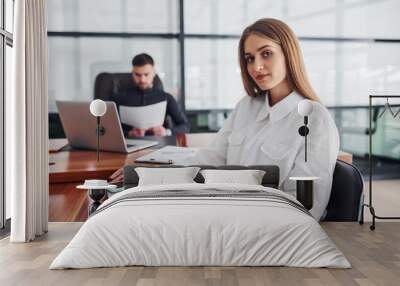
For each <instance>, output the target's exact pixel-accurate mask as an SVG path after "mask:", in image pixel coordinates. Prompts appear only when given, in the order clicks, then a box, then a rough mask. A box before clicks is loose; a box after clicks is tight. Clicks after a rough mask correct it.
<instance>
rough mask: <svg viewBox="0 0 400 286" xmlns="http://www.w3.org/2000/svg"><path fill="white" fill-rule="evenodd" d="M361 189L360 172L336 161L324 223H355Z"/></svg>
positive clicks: (362, 183)
mask: <svg viewBox="0 0 400 286" xmlns="http://www.w3.org/2000/svg"><path fill="white" fill-rule="evenodd" d="M363 188H364V182H363V179H362V176H361V174H360V171H358V169H357V168H356V167H354V166H353V165H351V164H348V163H346V162H343V161H339V160H338V161H337V162H336V166H335V171H334V173H333V180H332V191H331V196H330V198H329V203H328V206H327V208H326V209H327V214H326V216H325V219H324V221H357V220H358V216H359V210H360V205H361V198H362V193H363Z"/></svg>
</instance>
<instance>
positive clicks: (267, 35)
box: [111, 18, 339, 220]
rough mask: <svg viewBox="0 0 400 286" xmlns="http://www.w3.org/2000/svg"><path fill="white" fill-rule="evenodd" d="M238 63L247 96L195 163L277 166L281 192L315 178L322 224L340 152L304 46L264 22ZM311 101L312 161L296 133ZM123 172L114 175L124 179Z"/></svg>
mask: <svg viewBox="0 0 400 286" xmlns="http://www.w3.org/2000/svg"><path fill="white" fill-rule="evenodd" d="M239 63H240V69H241V75H242V80H243V84H244V88H245V90H246V93H247V95H248V96H245V97H244V98H243V99H242V100H240V101H239V103H238V104H237V105H236V107H235V109H234V110H233V112H232V113H231V114H230V115H229V117H228V119H227V120H226V122H225V124H224V126H223V127H222V128H221V130H220V131H219V132H218V133H217V135H216V137H215V139H214V141H213V142H212V144H211V145H210V147H209V148H204V149H201V150H199V152H198V153H197V155H196V160H195V161H196V162H193V163H197V164H212V165H225V164H228V165H277V166H279V172H280V181H279V188H280V189H281V190H283V191H285V192H288V193H291V194H293V195H294V194H295V189H296V186H295V182H294V181H291V180H290V179H289V177H292V176H302V177H304V176H317V177H319V179H318V180H316V181H315V182H314V203H313V208H312V209H311V210H310V212H311V214H312V215H313V216H314V218H315V219H317V220H318V219H321V218H322V217H323V215H324V212H325V209H326V206H327V204H328V201H329V197H330V192H331V185H332V175H333V170H334V167H335V163H336V158H337V155H338V152H339V136H338V132H337V128H336V126H335V123H334V121H333V119H332V118H331V116H330V114H329V112H328V110H327V109H326V108H325V107H324V106H323V105H322V104H321V103H320V101H319V98H318V97H317V95H316V94H315V92H314V90H313V89H312V87H311V85H310V83H309V81H308V78H307V75H306V71H305V67H304V63H303V58H302V54H301V50H300V46H299V43H298V40H297V38H296V36H295V35H294V33H293V31H292V30H291V29H290V28H289V26H287V25H286V24H285V23H283V22H282V21H280V20H277V19H271V18H265V19H260V20H258V21H256V22H255V23H254V24H252V25H250V26H248V27H247V28H246V29H245V30H244V31H243V34H242V36H241V38H240V41H239ZM303 99H309V100H310V101H311V102H312V107H313V112H312V114H311V115H310V116H309V122H308V126H309V130H310V131H309V134H308V142H309V143H308V147H307V152H308V158H309V159H308V162H305V160H304V151H305V143H304V138H303V137H301V136H299V134H298V129H299V127H300V126H301V125H303V117H302V116H300V115H299V114H298V112H297V107H298V104H299V102H300V101H302V100H303ZM121 174H122V171H121V170H119V171H117V172H116V173H114V174H113V175H112V177H111V178H113V179H116V180H118V179H120V178H121Z"/></svg>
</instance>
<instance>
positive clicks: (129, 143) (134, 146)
mask: <svg viewBox="0 0 400 286" xmlns="http://www.w3.org/2000/svg"><path fill="white" fill-rule="evenodd" d="M56 104H57V108H58V112H59V115H60V119H61V123H62V126H63V128H64V132H65V135H66V137H67V139H68V143H69V145H70V146H72V147H73V148H79V149H91V150H96V149H97V135H96V117H95V116H93V115H92V114H91V113H90V110H89V106H90V102H82V101H57V102H56ZM106 105H107V111H106V113H105V114H104V115H103V116H102V117H101V121H100V126H102V127H104V130H105V133H104V135H102V136H100V144H99V145H100V147H99V149H100V150H101V151H111V152H122V153H131V152H134V151H138V150H141V149H145V148H148V147H151V146H154V145H157V144H158V141H151V140H142V139H125V137H124V133H123V131H122V127H121V122H120V120H119V116H118V112H117V106H116V105H115V103H114V102H111V101H106Z"/></svg>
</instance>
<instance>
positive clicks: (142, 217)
mask: <svg viewBox="0 0 400 286" xmlns="http://www.w3.org/2000/svg"><path fill="white" fill-rule="evenodd" d="M175 190H176V192H175ZM167 193H168V194H172V196H170V195H165V194H167ZM157 194H158V195H157ZM191 194H198V196H197V195H191ZM219 194H221V195H219ZM147 196H148V197H147ZM296 203H297V204H299V203H298V202H297V201H296V200H295V199H294V198H292V197H291V196H289V195H286V194H284V193H283V192H281V191H279V190H276V189H272V188H267V187H263V186H255V185H238V184H197V183H193V184H174V185H165V186H143V187H135V188H131V189H128V190H125V191H123V192H121V193H119V194H117V195H114V196H113V197H111V198H110V199H109V200H107V201H106V202H105V203H103V204H102V205H101V206H100V207H99V209H98V211H97V212H96V213H95V214H94V215H93V216H91V217H90V218H89V219H88V220H87V222H86V223H85V224H84V225H83V226H82V227H81V229H80V230H79V232H78V233H77V234H76V236H75V237H74V238H73V239H72V241H71V242H70V243H69V244H68V245H67V247H65V249H64V250H63V251H62V252H61V253H60V254H59V255H58V256H57V257H56V259H55V260H54V261H53V262H52V264H51V265H50V269H63V268H91V267H113V266H127V265H145V266H189V265H190V266H194V265H199V266H200V265H204V266H205V265H214V266H217V265H218V266H242V265H243V266H244V265H246V266H293V267H332V268H350V267H351V266H350V263H349V262H348V261H347V259H346V258H345V257H344V255H343V254H342V252H341V251H340V250H338V249H337V247H336V246H335V244H334V243H333V242H332V241H331V240H330V238H329V237H328V236H327V235H326V233H325V232H324V230H323V229H322V228H321V227H320V225H319V223H318V222H317V221H315V220H314V219H313V217H312V216H310V215H309V214H308V213H307V211H306V210H305V209H302V208H301V207H299V206H298V205H297V204H296Z"/></svg>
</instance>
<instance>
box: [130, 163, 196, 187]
mask: <svg viewBox="0 0 400 286" xmlns="http://www.w3.org/2000/svg"><path fill="white" fill-rule="evenodd" d="M199 170H200V168H199V167H187V168H142V167H138V168H135V171H136V173H137V174H138V176H139V183H138V186H150V185H167V184H187V183H195V181H193V179H194V178H195V177H196V175H197V173H198V172H199Z"/></svg>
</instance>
